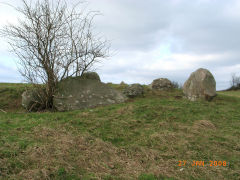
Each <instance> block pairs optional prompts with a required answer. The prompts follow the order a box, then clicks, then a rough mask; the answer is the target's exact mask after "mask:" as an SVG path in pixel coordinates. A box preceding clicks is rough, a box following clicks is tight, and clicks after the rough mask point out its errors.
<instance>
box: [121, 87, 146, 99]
mask: <svg viewBox="0 0 240 180" xmlns="http://www.w3.org/2000/svg"><path fill="white" fill-rule="evenodd" d="M143 91H144V88H143V86H142V85H140V84H132V85H130V86H128V87H126V88H125V90H124V91H123V94H125V95H126V96H127V97H130V98H134V97H137V96H143Z"/></svg>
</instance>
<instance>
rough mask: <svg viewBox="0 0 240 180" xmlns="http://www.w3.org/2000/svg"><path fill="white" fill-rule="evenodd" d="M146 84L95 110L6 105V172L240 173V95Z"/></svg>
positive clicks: (1, 159) (41, 175) (2, 154)
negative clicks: (138, 94)
mask: <svg viewBox="0 0 240 180" xmlns="http://www.w3.org/2000/svg"><path fill="white" fill-rule="evenodd" d="M1 86H4V85H1ZM14 86H15V85H14ZM18 86H19V87H18ZM113 86H114V87H116V88H117V89H121V88H122V87H118V86H117V85H113ZM6 88H9V87H6ZM17 89H19V91H20V89H21V85H16V87H15V90H16V91H18V90H17ZM15 90H14V91H15ZM145 90H146V95H145V97H144V98H136V99H133V100H131V101H129V102H127V103H122V104H115V105H111V106H104V107H98V108H94V109H88V110H81V111H71V112H64V113H61V112H55V113H50V112H45V113H24V112H22V113H19V112H18V113H15V112H13V110H14V109H16V107H14V108H13V110H12V111H8V112H7V113H1V112H0V179H32V178H34V179H141V180H147V179H153V180H154V179H239V178H240V171H239V169H240V161H239V157H240V141H239V137H240V114H239V109H240V98H238V97H234V96H227V95H223V94H219V95H218V96H217V97H216V98H214V99H213V101H211V102H206V101H196V102H190V101H188V100H186V99H184V98H182V92H181V91H178V90H174V91H170V92H152V91H149V90H147V89H145ZM8 92H10V91H8ZM3 93H4V91H3V92H1V96H0V97H1V98H2V99H3ZM19 94H20V93H19ZM9 97H11V96H10V94H9ZM18 98H19V97H18ZM18 98H16V99H18ZM13 99H14V98H13ZM8 100H9V101H11V100H12V99H10V98H8ZM8 100H7V98H6V99H5V104H8V103H10V104H11V102H8ZM7 106H8V107H10V106H9V105H6V106H5V107H7ZM194 161H202V162H203V161H204V166H203V164H201V165H197V166H192V164H193V162H194ZM214 161H216V162H217V163H215V164H214ZM184 162H185V163H184ZM221 162H226V165H224V166H222V165H221Z"/></svg>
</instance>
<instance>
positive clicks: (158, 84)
mask: <svg viewBox="0 0 240 180" xmlns="http://www.w3.org/2000/svg"><path fill="white" fill-rule="evenodd" d="M149 87H150V88H151V89H153V90H169V89H172V88H173V84H172V83H171V81H169V80H168V79H167V78H159V79H155V80H153V82H152V83H151V84H150V86H149Z"/></svg>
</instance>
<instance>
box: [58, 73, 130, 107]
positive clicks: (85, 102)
mask: <svg viewBox="0 0 240 180" xmlns="http://www.w3.org/2000/svg"><path fill="white" fill-rule="evenodd" d="M125 100H127V97H126V96H124V95H123V94H122V93H121V92H119V91H117V90H115V89H113V88H111V87H110V86H108V85H107V84H104V83H101V82H99V81H97V80H91V79H82V78H81V77H75V78H68V79H65V80H63V81H61V82H60V83H59V84H58V87H57V93H56V95H55V96H54V100H53V103H54V106H55V107H56V109H57V110H58V111H68V110H77V109H85V108H91V107H96V106H101V105H109V104H115V103H122V102H124V101H125Z"/></svg>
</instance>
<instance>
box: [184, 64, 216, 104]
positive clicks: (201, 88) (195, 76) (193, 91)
mask: <svg viewBox="0 0 240 180" xmlns="http://www.w3.org/2000/svg"><path fill="white" fill-rule="evenodd" d="M183 93H184V94H185V96H186V97H187V98H188V99H189V100H191V101H195V100H197V99H198V98H203V99H206V100H211V99H212V98H213V97H214V96H216V81H215V79H214V77H213V75H212V74H211V73H210V72H209V71H208V70H207V69H203V68H200V69H198V70H196V71H195V72H193V73H192V74H191V75H190V77H189V78H188V80H187V81H186V82H185V83H184V85H183Z"/></svg>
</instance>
